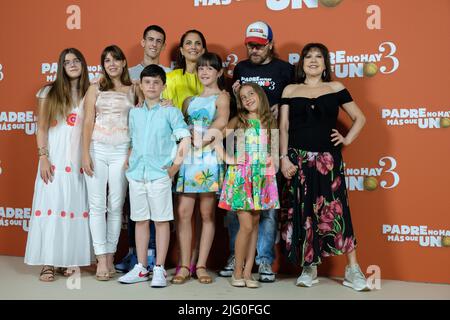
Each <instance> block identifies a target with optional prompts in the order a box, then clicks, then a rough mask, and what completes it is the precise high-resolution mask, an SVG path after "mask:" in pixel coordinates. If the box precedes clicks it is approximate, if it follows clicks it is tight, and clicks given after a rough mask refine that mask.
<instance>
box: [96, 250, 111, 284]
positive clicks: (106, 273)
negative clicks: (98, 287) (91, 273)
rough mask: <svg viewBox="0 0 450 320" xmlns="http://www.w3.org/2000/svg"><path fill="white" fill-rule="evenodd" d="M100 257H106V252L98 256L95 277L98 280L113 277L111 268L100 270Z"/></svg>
mask: <svg viewBox="0 0 450 320" xmlns="http://www.w3.org/2000/svg"><path fill="white" fill-rule="evenodd" d="M100 257H102V258H105V259H106V254H101V255H98V256H97V271H96V272H95V278H96V279H97V280H98V281H108V280H110V279H111V274H110V271H109V270H106V271H102V272H99V271H98V263H99V258H100Z"/></svg>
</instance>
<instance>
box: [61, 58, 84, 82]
mask: <svg viewBox="0 0 450 320" xmlns="http://www.w3.org/2000/svg"><path fill="white" fill-rule="evenodd" d="M81 64H82V62H81V60H80V59H78V57H77V56H76V55H75V54H73V53H68V54H66V56H65V57H64V62H63V65H64V71H65V72H66V74H67V76H68V77H69V78H70V79H77V78H79V77H80V76H81V67H82V65H81Z"/></svg>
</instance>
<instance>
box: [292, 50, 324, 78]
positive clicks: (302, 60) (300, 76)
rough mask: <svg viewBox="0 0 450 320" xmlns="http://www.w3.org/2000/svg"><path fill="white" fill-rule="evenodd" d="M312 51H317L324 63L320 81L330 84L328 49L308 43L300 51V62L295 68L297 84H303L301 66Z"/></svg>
mask: <svg viewBox="0 0 450 320" xmlns="http://www.w3.org/2000/svg"><path fill="white" fill-rule="evenodd" d="M312 49H317V50H319V51H320V52H321V53H322V56H323V60H324V62H325V70H324V72H322V76H321V77H322V81H323V82H330V81H331V64H330V51H328V48H327V47H326V46H325V45H324V44H322V43H308V44H307V45H305V46H304V47H303V49H302V53H301V55H300V61H299V62H298V64H297V68H296V70H295V78H296V81H297V83H305V79H306V74H305V71H303V64H304V62H305V56H306V55H307V54H308V52H309V51H311V50H312Z"/></svg>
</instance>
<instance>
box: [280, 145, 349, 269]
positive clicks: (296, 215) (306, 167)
mask: <svg viewBox="0 0 450 320" xmlns="http://www.w3.org/2000/svg"><path fill="white" fill-rule="evenodd" d="M288 156H289V159H290V161H291V162H292V163H293V164H294V165H297V166H298V168H299V169H298V171H297V173H296V174H295V176H294V177H292V179H291V180H288V181H287V182H286V183H285V185H284V187H283V192H282V200H281V207H282V209H281V217H280V221H281V224H282V231H281V235H282V239H283V242H284V243H285V249H286V252H287V256H288V259H289V260H290V261H291V262H293V263H295V264H300V265H301V266H309V265H318V264H320V263H321V262H322V261H321V258H322V257H328V256H334V255H341V254H344V253H349V252H351V251H353V249H354V248H355V247H356V240H355V237H354V233H353V226H352V221H351V217H350V209H349V206H348V196H347V189H346V185H345V176H344V162H343V160H342V155H341V153H340V151H331V152H309V151H305V150H299V149H292V148H290V149H289V151H288Z"/></svg>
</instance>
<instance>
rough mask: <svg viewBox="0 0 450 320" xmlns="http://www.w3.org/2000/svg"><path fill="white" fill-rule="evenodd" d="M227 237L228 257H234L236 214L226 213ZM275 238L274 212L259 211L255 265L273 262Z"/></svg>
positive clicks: (275, 219) (237, 223)
mask: <svg viewBox="0 0 450 320" xmlns="http://www.w3.org/2000/svg"><path fill="white" fill-rule="evenodd" d="M226 219H227V221H228V235H229V239H230V244H229V245H230V255H234V242H235V240H236V235H237V233H238V231H239V219H238V217H237V214H236V212H234V211H228V212H227V216H226ZM276 236H277V215H276V210H275V209H271V210H265V211H261V217H260V220H259V228H258V241H257V243H256V252H257V255H256V259H255V260H256V264H257V265H259V264H261V263H263V262H265V263H268V264H272V263H273V261H274V260H275V248H274V246H275V237H276Z"/></svg>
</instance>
